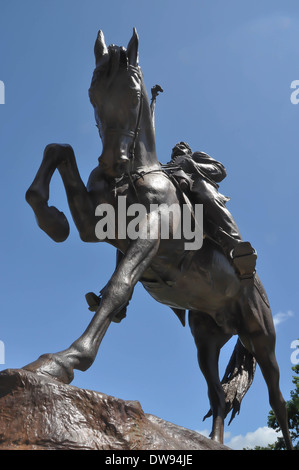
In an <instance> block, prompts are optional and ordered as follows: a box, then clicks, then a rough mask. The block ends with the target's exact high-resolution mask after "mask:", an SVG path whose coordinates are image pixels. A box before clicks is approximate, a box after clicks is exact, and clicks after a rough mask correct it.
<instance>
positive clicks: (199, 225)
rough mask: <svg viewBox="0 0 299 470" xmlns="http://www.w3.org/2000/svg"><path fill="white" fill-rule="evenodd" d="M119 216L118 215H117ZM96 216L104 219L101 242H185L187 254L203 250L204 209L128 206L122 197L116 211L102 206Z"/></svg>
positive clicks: (100, 226)
mask: <svg viewBox="0 0 299 470" xmlns="http://www.w3.org/2000/svg"><path fill="white" fill-rule="evenodd" d="M116 213H117V214H116ZM95 215H96V216H99V217H101V219H100V220H99V221H98V222H97V224H96V227H95V234H96V237H97V238H98V240H101V241H104V240H107V239H109V240H115V239H118V240H121V239H122V240H124V239H126V238H129V239H130V240H136V239H150V240H157V239H158V238H160V239H161V240H169V239H173V240H184V248H185V249H186V250H199V249H200V248H201V247H202V243H203V205H202V204H195V206H194V209H191V208H190V207H189V206H188V205H187V204H183V205H182V207H181V206H180V205H179V204H177V203H174V204H171V205H167V204H150V207H149V210H147V209H146V207H145V206H144V205H142V204H139V203H136V204H131V205H129V206H128V207H127V206H126V197H125V196H119V197H118V204H117V207H116V209H115V207H114V206H112V205H111V204H99V205H98V206H97V208H96V211H95Z"/></svg>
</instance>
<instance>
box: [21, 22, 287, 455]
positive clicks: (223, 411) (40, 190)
mask: <svg viewBox="0 0 299 470" xmlns="http://www.w3.org/2000/svg"><path fill="white" fill-rule="evenodd" d="M94 50H95V58H96V68H95V71H94V74H93V78H92V82H91V86H90V90H89V95H90V100H91V103H92V105H93V107H94V111H95V119H96V123H97V126H98V128H99V133H100V137H101V140H102V144H103V150H102V154H101V156H100V158H99V163H98V165H97V166H96V168H95V169H94V170H93V171H92V172H91V174H90V177H89V180H88V183H87V185H86V186H85V184H84V183H83V182H82V180H81V178H80V175H79V171H78V168H77V164H76V160H75V155H74V152H73V149H72V147H71V146H69V145H61V144H50V145H48V146H47V147H46V148H45V151H44V156H43V160H42V163H41V166H40V168H39V170H38V172H37V175H36V177H35V179H34V181H33V183H32V185H31V186H30V188H29V189H28V191H27V193H26V200H27V202H28V203H29V204H30V205H31V207H32V209H33V211H34V213H35V216H36V219H37V222H38V225H39V227H40V228H41V229H42V230H44V231H45V232H46V233H47V234H48V235H49V236H50V237H51V238H52V239H53V240H55V241H56V242H62V241H64V240H65V239H66V238H67V236H68V234H69V225H68V221H67V219H66V217H65V216H64V214H63V213H62V212H60V211H58V210H57V209H56V208H55V207H49V206H48V199H49V184H50V181H51V177H52V175H53V173H54V171H55V170H56V169H58V171H59V173H60V175H61V178H62V181H63V184H64V186H65V190H66V195H67V199H68V204H69V207H70V211H71V214H72V217H73V220H74V223H75V225H76V227H77V229H78V232H79V234H80V237H81V239H82V240H83V241H84V242H99V241H103V240H99V239H98V237H97V236H96V234H95V226H96V224H97V222H98V220H99V217H97V216H96V208H97V207H98V206H99V205H100V204H110V205H111V206H112V207H114V208H115V210H116V213H117V210H118V197H119V196H125V198H126V201H127V205H128V206H129V205H132V204H134V203H139V204H142V205H143V206H144V207H145V208H146V214H145V217H144V218H143V220H141V221H140V223H139V226H140V227H142V226H146V225H147V224H149V223H150V224H151V223H153V224H155V223H156V222H157V223H158V222H159V221H160V223H161V218H162V219H163V213H161V211H160V212H159V210H150V207H152V206H151V204H156V205H157V206H158V207H159V206H160V205H161V204H166V205H168V206H169V205H171V204H180V205H182V204H183V202H184V199H183V196H182V192H181V191H180V190H179V188H178V187H177V186H176V185H175V184H174V181H173V180H172V179H171V178H170V177H168V176H167V174H165V172H164V171H162V168H161V164H160V163H159V161H158V159H157V154H156V145H155V129H154V123H153V115H152V108H151V105H150V103H149V99H148V96H147V92H146V89H145V85H144V81H143V76H142V71H141V69H140V67H139V64H138V36H137V33H136V30H135V29H134V32H133V36H132V38H131V40H130V42H129V44H128V47H127V49H125V48H123V47H118V46H115V45H111V46H109V47H108V48H107V46H106V44H105V40H104V36H103V33H102V32H101V31H100V32H99V33H98V36H97V39H96V43H95V49H94ZM116 219H117V217H116ZM118 228H119V229H121V227H118ZM174 230H175V228H174V227H173V226H172V227H171V229H170V231H171V232H173V231H174ZM170 235H171V234H170ZM104 241H107V242H108V243H111V244H112V245H113V246H115V247H116V248H117V250H118V253H120V255H121V256H120V258H119V261H118V263H117V266H116V269H115V271H114V274H113V275H112V277H111V279H110V280H109V282H108V283H107V285H106V287H105V288H104V289H103V290H102V297H101V301H100V305H99V306H98V307H97V309H96V312H95V314H94V316H93V318H92V320H91V322H90V323H89V325H88V326H87V328H86V330H85V331H84V333H83V334H82V335H81V336H80V337H79V338H78V339H77V340H76V341H74V342H73V343H72V344H71V346H70V347H69V348H67V349H65V350H63V351H60V352H57V353H53V354H43V355H42V356H40V358H38V359H37V360H36V361H34V362H32V363H31V364H28V365H27V366H25V367H24V368H25V369H27V370H30V371H35V372H36V373H38V374H49V375H50V376H52V377H54V378H55V379H57V380H59V381H62V382H64V383H70V382H71V381H72V379H73V376H74V372H73V370H74V369H79V370H86V369H87V368H89V367H90V366H91V364H92V363H93V361H94V359H95V357H96V354H97V352H98V349H99V346H100V344H101V341H102V339H103V337H104V335H105V333H106V331H107V328H108V327H109V325H110V323H111V321H113V320H114V321H115V319H117V315H119V314H120V312H121V311H123V309H124V308H126V306H127V305H128V303H129V301H130V298H131V296H132V294H133V290H134V286H135V285H136V283H137V282H141V283H142V284H143V286H144V287H145V289H146V290H147V292H148V293H149V294H150V295H151V296H152V297H153V298H154V299H156V300H157V301H158V302H161V303H162V304H165V305H168V306H170V308H172V309H173V310H174V311H175V313H176V314H177V315H178V316H179V318H180V319H181V322H182V323H183V324H185V317H184V314H185V311H186V310H188V311H189V313H188V319H189V325H190V328H191V332H192V335H193V337H194V340H195V344H196V347H197V351H198V362H199V366H200V369H201V371H202V373H203V375H204V377H205V379H206V381H207V385H208V394H209V400H210V405H211V410H210V412H209V413H208V415H212V416H213V426H212V432H211V438H212V439H214V440H216V441H218V442H220V443H222V442H223V428H224V419H225V417H226V415H227V414H228V412H229V411H231V410H233V414H235V413H236V412H237V411H239V407H240V402H241V400H242V398H243V395H244V394H245V393H246V391H247V389H248V388H249V386H250V384H251V381H252V378H253V374H254V367H255V361H257V363H258V364H259V366H260V368H261V370H262V373H263V376H264V378H265V381H266V384H267V386H268V391H269V400H270V405H271V407H272V408H273V410H274V412H275V414H276V417H277V420H278V422H279V423H280V426H281V429H282V432H283V435H284V439H285V442H286V445H287V448H289V449H290V448H291V447H292V443H291V439H290V435H289V431H288V420H287V411H286V406H285V401H284V399H283V397H282V394H281V392H280V389H279V368H278V365H277V362H276V358H275V330H274V326H273V321H272V315H271V310H270V306H269V303H268V299H267V295H266V293H265V291H264V288H263V286H262V284H261V282H260V280H259V278H258V276H257V274H256V275H255V279H254V283H252V285H250V284H249V285H248V284H245V283H243V282H242V281H241V280H240V279H239V277H238V276H237V274H236V272H235V270H234V268H233V267H232V265H231V263H230V262H229V260H228V259H227V258H226V256H224V254H223V252H222V251H221V249H220V248H219V246H217V244H216V243H214V242H213V241H212V240H210V239H209V238H208V237H206V238H204V241H203V245H202V247H201V249H199V250H186V249H185V245H184V243H185V241H186V240H184V239H183V237H181V238H180V239H175V238H174V237H171V236H170V237H169V239H168V240H167V239H163V238H162V237H161V236H160V234H158V236H157V237H156V238H154V237H152V238H151V237H144V238H142V237H137V238H136V239H133V240H132V239H129V237H126V238H124V237H116V238H115V239H106V240H104ZM233 335H238V337H239V338H238V341H237V344H236V347H235V350H234V352H233V355H232V358H231V361H230V364H229V366H228V368H227V371H226V374H225V377H224V378H223V380H222V383H221V381H220V379H219V373H218V358H219V353H220V349H221V348H222V346H223V345H224V344H225V343H226V342H227V341H228V340H229V339H230V338H231V337H232V336H233Z"/></svg>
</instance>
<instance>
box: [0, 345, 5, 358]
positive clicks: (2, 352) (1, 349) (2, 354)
mask: <svg viewBox="0 0 299 470" xmlns="http://www.w3.org/2000/svg"><path fill="white" fill-rule="evenodd" d="M0 364H5V346H4V342H3V341H1V340H0Z"/></svg>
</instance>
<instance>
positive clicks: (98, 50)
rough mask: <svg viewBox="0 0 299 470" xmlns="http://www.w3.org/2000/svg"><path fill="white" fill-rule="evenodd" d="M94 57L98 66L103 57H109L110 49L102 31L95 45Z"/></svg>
mask: <svg viewBox="0 0 299 470" xmlns="http://www.w3.org/2000/svg"><path fill="white" fill-rule="evenodd" d="M94 55H95V59H96V64H98V63H99V62H100V60H101V59H102V58H103V57H105V56H108V49H107V46H106V44H105V38H104V34H103V32H102V31H101V30H100V31H99V32H98V36H97V39H96V42H95V45H94Z"/></svg>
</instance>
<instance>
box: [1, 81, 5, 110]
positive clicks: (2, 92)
mask: <svg viewBox="0 0 299 470" xmlns="http://www.w3.org/2000/svg"><path fill="white" fill-rule="evenodd" d="M0 104H5V85H4V82H3V81H2V80H0Z"/></svg>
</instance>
